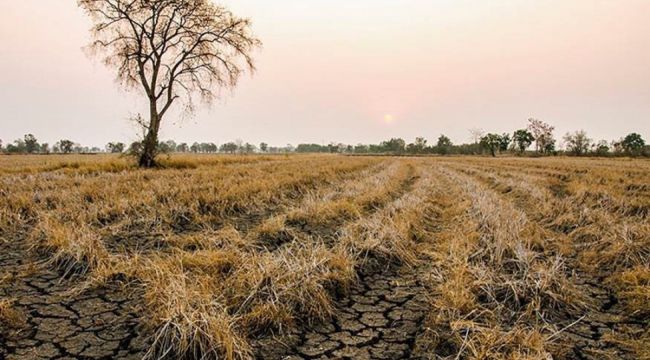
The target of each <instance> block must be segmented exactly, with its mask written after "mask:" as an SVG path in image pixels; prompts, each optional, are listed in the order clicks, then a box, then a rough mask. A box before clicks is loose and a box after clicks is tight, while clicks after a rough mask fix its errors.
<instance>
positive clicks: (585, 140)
mask: <svg viewBox="0 0 650 360" xmlns="http://www.w3.org/2000/svg"><path fill="white" fill-rule="evenodd" d="M564 141H565V143H566V146H567V151H568V152H570V153H572V154H573V155H576V156H581V155H584V154H586V153H587V152H588V151H589V144H590V143H591V139H590V138H589V137H587V132H586V131H584V130H580V131H576V132H574V133H567V134H566V135H564Z"/></svg>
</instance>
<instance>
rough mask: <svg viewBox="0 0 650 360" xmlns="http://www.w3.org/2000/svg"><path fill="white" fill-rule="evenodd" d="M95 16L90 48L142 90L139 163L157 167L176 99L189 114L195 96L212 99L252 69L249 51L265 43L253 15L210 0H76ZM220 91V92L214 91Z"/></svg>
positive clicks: (122, 78) (123, 81) (119, 75)
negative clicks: (145, 104) (144, 116)
mask: <svg viewBox="0 0 650 360" xmlns="http://www.w3.org/2000/svg"><path fill="white" fill-rule="evenodd" d="M78 4H79V6H80V7H81V8H83V9H84V10H85V11H86V12H87V13H88V15H89V16H90V17H91V18H92V19H93V21H94V24H95V25H94V27H93V29H92V33H93V36H94V38H95V41H94V42H93V43H92V44H91V47H90V49H92V50H94V51H95V52H96V53H101V54H103V55H104V62H105V63H106V65H107V66H109V67H114V68H116V70H117V78H118V80H119V81H120V82H121V84H122V85H124V86H126V87H127V88H131V89H133V88H138V87H141V89H142V90H144V93H145V94H146V96H147V99H148V100H149V120H148V123H147V124H146V129H147V133H146V136H145V138H144V141H143V146H142V150H141V153H140V158H139V164H140V166H143V167H152V166H154V165H155V155H156V147H157V143H158V131H159V129H160V124H161V121H162V119H163V118H164V116H165V114H167V112H168V110H169V109H170V108H171V106H172V105H173V104H174V103H175V102H177V100H179V101H180V102H183V103H184V104H185V105H186V107H187V110H188V111H192V109H193V108H194V106H193V104H194V102H193V97H194V96H196V95H199V96H200V97H201V99H202V100H204V101H207V102H209V101H210V100H212V99H214V98H215V96H217V95H218V89H221V88H233V87H234V86H236V84H237V81H238V79H239V77H240V76H241V74H242V73H243V72H244V71H245V70H246V69H249V70H250V71H253V70H254V65H253V59H252V52H253V51H254V50H255V49H256V48H258V47H259V46H260V45H261V43H260V41H259V40H258V39H257V38H255V36H254V35H253V34H252V32H251V29H250V25H251V23H250V21H249V20H248V19H243V18H239V17H237V16H235V15H233V14H232V13H231V12H230V11H228V10H227V9H226V8H224V7H221V6H217V5H214V4H213V3H212V2H211V1H210V0H78ZM215 90H217V93H215Z"/></svg>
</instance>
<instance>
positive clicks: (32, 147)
mask: <svg viewBox="0 0 650 360" xmlns="http://www.w3.org/2000/svg"><path fill="white" fill-rule="evenodd" d="M23 141H24V142H25V151H26V152H27V153H28V154H33V153H35V152H38V151H39V150H40V145H39V144H38V140H36V137H35V136H34V135H32V134H27V135H25V137H24V139H23Z"/></svg>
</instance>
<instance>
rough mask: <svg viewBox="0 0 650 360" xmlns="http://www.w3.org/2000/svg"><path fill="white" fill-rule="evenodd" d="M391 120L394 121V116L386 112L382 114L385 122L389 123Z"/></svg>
mask: <svg viewBox="0 0 650 360" xmlns="http://www.w3.org/2000/svg"><path fill="white" fill-rule="evenodd" d="M393 121H395V118H394V117H393V115H391V114H386V115H384V122H385V123H386V124H391V123H392V122H393Z"/></svg>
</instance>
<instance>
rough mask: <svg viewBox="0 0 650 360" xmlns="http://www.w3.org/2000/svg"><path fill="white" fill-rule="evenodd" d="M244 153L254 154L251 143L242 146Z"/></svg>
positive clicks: (253, 146)
mask: <svg viewBox="0 0 650 360" xmlns="http://www.w3.org/2000/svg"><path fill="white" fill-rule="evenodd" d="M244 152H245V153H246V154H252V153H254V152H255V145H253V144H251V143H246V144H244Z"/></svg>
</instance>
